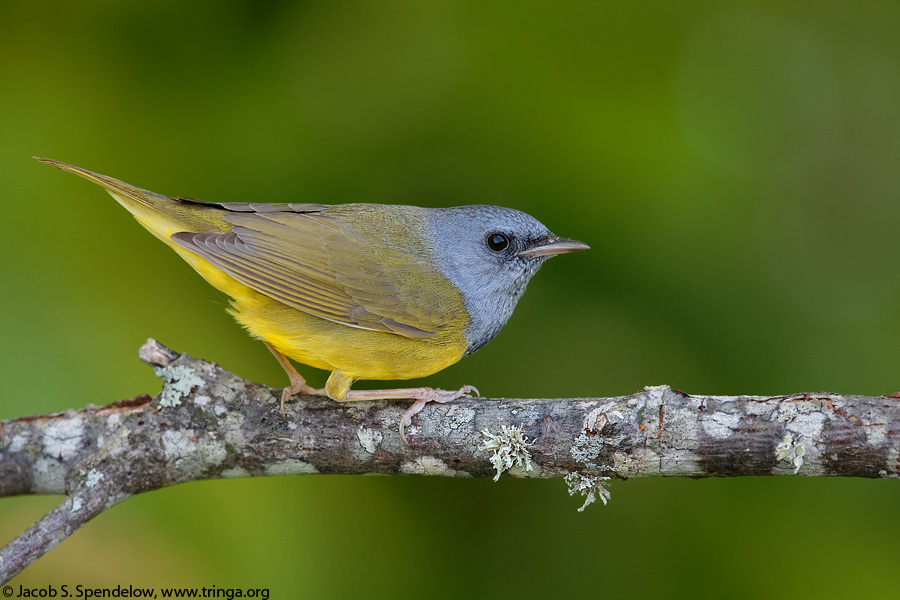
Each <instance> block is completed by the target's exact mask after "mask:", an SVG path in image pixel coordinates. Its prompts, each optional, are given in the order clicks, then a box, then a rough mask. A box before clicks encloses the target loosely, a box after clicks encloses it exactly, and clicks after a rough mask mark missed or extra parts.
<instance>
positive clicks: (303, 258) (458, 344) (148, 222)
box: [35, 157, 589, 445]
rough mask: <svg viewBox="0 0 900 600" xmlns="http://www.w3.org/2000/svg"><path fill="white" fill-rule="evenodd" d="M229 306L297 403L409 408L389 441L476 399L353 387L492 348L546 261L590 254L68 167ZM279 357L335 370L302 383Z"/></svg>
mask: <svg viewBox="0 0 900 600" xmlns="http://www.w3.org/2000/svg"><path fill="white" fill-rule="evenodd" d="M35 158H36V159H37V160H38V161H40V162H42V163H45V164H47V165H51V166H54V167H57V168H59V169H62V170H63V171H68V172H70V173H74V174H75V175H79V176H81V177H83V178H84V179H87V180H88V181H92V182H93V183H96V184H99V185H100V186H101V187H103V188H104V189H105V190H106V191H107V192H109V194H110V195H112V197H113V198H115V199H116V200H117V201H118V202H119V204H121V205H122V206H123V207H124V208H125V209H126V210H128V211H129V212H130V213H131V214H132V215H133V216H134V218H135V219H136V220H137V221H138V223H140V224H141V225H142V226H144V227H145V228H146V229H147V230H148V231H149V232H150V233H151V234H153V235H154V236H156V237H157V238H159V239H160V240H161V241H162V242H163V243H165V244H166V245H168V246H169V247H171V248H172V249H173V250H174V251H175V252H176V253H177V254H178V255H179V256H181V258H183V259H184V260H185V261H186V262H187V263H188V264H189V265H190V266H191V267H192V268H193V269H194V270H195V271H197V272H198V273H199V274H200V276H201V277H203V278H204V279H205V280H206V281H207V282H208V283H210V284H211V285H212V286H213V287H214V288H216V289H218V290H220V291H221V292H223V293H225V294H226V295H227V296H229V297H230V298H231V305H230V308H229V309H228V310H229V312H230V313H231V315H232V316H233V317H234V318H235V320H236V321H237V322H238V323H239V324H240V325H242V326H243V327H244V328H245V329H246V330H247V332H248V333H249V334H250V335H251V336H252V337H254V338H257V339H259V340H261V341H262V342H263V343H264V344H265V345H266V347H268V349H269V350H270V351H271V352H272V354H273V355H274V356H275V358H276V359H277V360H278V362H279V364H280V365H281V367H282V368H283V369H284V371H285V373H286V374H287V376H288V378H289V380H290V385H288V386H287V387H285V388H284V390H283V391H282V394H281V409H282V414H283V415H285V408H284V406H285V403H287V402H288V401H289V400H290V399H291V397H293V396H294V395H295V394H310V395H326V396H328V397H329V398H331V399H333V400H336V401H338V402H348V401H358V400H382V399H410V400H414V403H413V404H412V405H411V406H410V407H409V408H408V409H407V410H406V411H405V412H403V414H402V415H401V418H400V423H399V427H398V432H399V435H400V439H401V440H402V441H403V443H404V444H407V445H409V440H408V439H407V436H406V428H407V427H409V426H410V425H411V424H412V418H413V417H414V416H415V415H416V414H418V413H419V412H420V411H421V410H422V409H423V408H424V407H425V405H426V404H428V403H429V402H438V403H445V402H451V401H453V400H456V399H459V398H462V397H464V396H470V395H471V394H475V396H476V397H478V395H479V392H478V390H477V388H475V387H474V386H471V385H465V386H462V387H461V388H459V389H458V390H442V389H437V388H430V387H414V388H399V389H382V390H352V389H350V388H351V386H352V384H353V383H354V382H355V381H357V380H406V379H418V378H422V377H427V376H429V375H431V374H433V373H436V372H438V371H440V370H442V369H444V368H446V367H448V366H450V365H452V364H454V363H456V362H457V361H459V360H460V359H461V358H463V357H464V356H466V355H469V354H472V353H473V352H475V351H476V350H478V349H479V348H481V347H483V346H484V345H485V344H487V343H488V342H489V341H490V340H491V339H493V338H494V336H496V335H497V333H498V332H499V331H500V329H501V328H502V327H503V326H504V325H505V324H506V322H507V320H508V319H509V317H510V316H511V315H512V313H513V309H514V308H515V306H516V303H517V302H518V301H519V299H520V298H521V297H522V294H523V293H524V292H525V288H526V285H527V284H528V282H529V280H530V279H531V278H532V276H533V275H534V274H535V273H536V272H537V270H538V269H539V268H540V267H541V265H542V264H543V263H544V261H546V260H547V259H548V258H550V257H552V256H556V255H558V254H566V253H570V252H576V251H579V250H586V249H588V248H589V246H588V245H587V244H585V243H583V242H579V241H576V240H572V239H567V238H562V237H558V236H556V235H554V234H553V233H551V232H550V230H548V229H547V227H545V226H544V225H543V224H541V223H540V222H539V221H538V220H537V219H535V218H534V217H532V216H530V215H528V214H526V213H524V212H521V211H518V210H515V209H511V208H504V207H500V206H489V205H468V206H456V207H449V208H422V207H417V206H407V205H385V204H334V205H325V204H314V203H278V202H209V201H204V200H196V199H191V198H183V197H168V196H163V195H161V194H157V193H154V192H151V191H148V190H143V189H140V188H137V187H135V186H132V185H129V184H127V183H124V182H122V181H119V180H117V179H113V178H112V177H107V176H106V175H100V174H99V173H94V172H92V171H88V170H87V169H83V168H81V167H76V166H73V165H70V164H66V163H63V162H59V161H56V160H51V159H47V158H39V157H35ZM288 359H293V360H294V361H296V362H298V363H302V364H305V365H309V366H311V367H316V368H319V369H324V370H327V371H330V375H329V377H328V380H327V382H326V384H325V387H324V388H323V389H316V388H313V387H311V386H309V385H308V384H307V383H306V380H305V379H304V378H303V376H301V375H300V373H299V372H298V371H297V370H296V369H295V368H294V366H293V365H292V364H291V362H290V361H289V360H288Z"/></svg>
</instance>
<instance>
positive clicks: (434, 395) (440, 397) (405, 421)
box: [400, 385, 480, 446]
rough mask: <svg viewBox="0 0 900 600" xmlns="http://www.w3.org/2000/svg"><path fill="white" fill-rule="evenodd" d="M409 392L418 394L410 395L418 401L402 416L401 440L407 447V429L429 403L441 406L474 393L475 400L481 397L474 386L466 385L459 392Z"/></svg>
mask: <svg viewBox="0 0 900 600" xmlns="http://www.w3.org/2000/svg"><path fill="white" fill-rule="evenodd" d="M409 391H411V392H418V393H416V394H410V396H409V397H410V398H415V400H416V401H415V402H414V403H413V405H412V406H410V407H409V408H407V409H406V410H405V411H404V412H403V414H402V415H400V439H401V440H403V443H404V444H406V445H407V446H409V441H408V440H407V439H406V428H407V427H409V426H410V425H412V418H413V417H414V416H416V415H417V414H419V413H420V412H422V409H423V408H425V405H426V404H428V403H429V402H437V403H439V404H444V403H446V402H452V401H454V400H458V399H459V398H462V397H464V396H468V395H469V394H471V393H473V392H474V393H475V396H474V397H475V398H478V397H479V396H480V394H479V393H478V390H477V389H476V388H475V386H472V385H464V386H462V387H461V388H459V389H458V390H441V389H437V388H415V389H412V390H409Z"/></svg>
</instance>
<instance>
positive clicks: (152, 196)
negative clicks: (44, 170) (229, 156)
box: [35, 156, 228, 251]
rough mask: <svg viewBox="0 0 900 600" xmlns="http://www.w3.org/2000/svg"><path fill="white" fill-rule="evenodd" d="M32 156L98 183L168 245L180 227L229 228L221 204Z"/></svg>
mask: <svg viewBox="0 0 900 600" xmlns="http://www.w3.org/2000/svg"><path fill="white" fill-rule="evenodd" d="M35 158H36V159H37V160H39V161H41V162H42V163H44V164H45V165H50V166H52V167H56V168H58V169H62V170H63V171H68V172H69V173H74V174H75V175H78V176H79V177H83V178H85V179H87V180H88V181H92V182H93V183H96V184H97V185H99V186H101V187H102V188H104V189H105V190H106V191H107V192H109V194H110V195H111V196H112V197H113V198H115V199H116V201H118V203H119V204H121V205H122V206H124V207H125V209H126V210H128V212H130V213H131V214H132V215H134V218H135V219H137V221H138V222H139V223H140V224H141V225H143V226H144V227H146V228H147V230H148V231H150V233H152V234H153V235H155V236H156V237H158V238H159V239H161V240H162V241H163V242H165V243H166V244H168V245H169V246H173V247H175V244H173V242H172V239H171V236H172V234H174V233H177V232H179V231H191V232H202V231H224V230H226V229H228V224H227V223H226V222H225V221H223V220H222V218H221V212H222V209H221V208H213V207H211V206H206V205H203V204H196V203H186V202H183V201H180V200H178V199H176V198H169V197H168V196H163V195H161V194H157V193H156V192H151V191H149V190H143V189H141V188H139V187H135V186H133V185H129V184H127V183H125V182H124V181H119V180H118V179H113V178H112V177H107V176H106V175H101V174H99V173H94V172H93V171H88V170H87V169H82V168H81V167H76V166H73V165H69V164H66V163H64V162H60V161H58V160H51V159H49V158H38V157H37V156H36V157H35ZM176 251H177V249H176Z"/></svg>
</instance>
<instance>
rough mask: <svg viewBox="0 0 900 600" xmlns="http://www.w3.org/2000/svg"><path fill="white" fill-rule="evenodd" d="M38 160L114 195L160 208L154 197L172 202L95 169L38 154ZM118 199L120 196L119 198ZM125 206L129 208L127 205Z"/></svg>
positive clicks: (36, 157)
mask: <svg viewBox="0 0 900 600" xmlns="http://www.w3.org/2000/svg"><path fill="white" fill-rule="evenodd" d="M34 158H35V159H36V160H39V161H40V162H42V163H44V164H45V165H50V166H51V167H56V168H58V169H62V170H63V171H68V172H69V173H74V174H75V175H78V176H79V177H84V178H85V179H87V180H88V181H93V182H94V183H96V184H98V185H100V186H101V187H103V188H104V189H105V190H106V191H108V192H109V193H110V194H112V195H113V196H114V197H115V196H117V195H119V194H121V195H122V196H125V197H126V198H130V199H131V200H134V201H136V202H139V203H141V204H143V205H144V206H147V207H150V208H155V209H157V210H158V209H159V208H158V206H156V204H158V203H154V202H152V200H153V199H156V198H159V199H164V200H168V201H170V202H171V200H170V199H169V198H167V197H166V196H161V195H159V194H157V193H155V192H151V191H148V190H142V189H141V188H138V187H135V186H133V185H129V184H127V183H125V182H124V181H119V180H118V179H113V178H112V177H107V176H106V175H101V174H100V173H94V172H93V171H88V170H87V169H82V168H81V167H76V166H74V165H69V164H66V163H64V162H60V161H58V160H53V159H50V158H40V157H38V156H35V157H34ZM117 199H118V198H117ZM125 208H129V207H128V206H127V205H126V207H125Z"/></svg>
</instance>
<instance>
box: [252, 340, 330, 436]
mask: <svg viewBox="0 0 900 600" xmlns="http://www.w3.org/2000/svg"><path fill="white" fill-rule="evenodd" d="M263 344H265V345H266V348H268V349H269V352H271V353H272V354H274V355H275V358H276V359H277V360H278V364H280V365H281V368H282V369H284V372H285V373H287V376H288V378H290V380H291V385H289V386H288V387H286V388H284V389H283V390H282V391H281V416H282V417H285V418H287V415H286V414H285V412H284V403H285V402H287V401H288V400H290V399H291V397H292V396H293V395H294V394H306V395H308V396H324V395H325V390H324V389H321V390H317V389H316V388H314V387H312V386H309V385H307V383H306V380H305V379H304V378H303V375H301V374H300V373H298V372H297V369H295V368H294V365H292V364H291V362H290V361H289V360H288V359H287V357H285V355H284V354H282V353H281V352H279V351H278V350H276V349H275V348H274V347H273V346H272V345H271V344H270V343H269V342H263Z"/></svg>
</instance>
